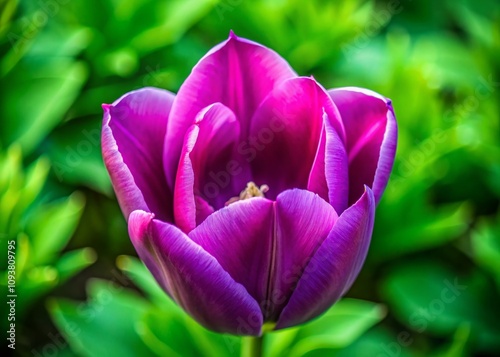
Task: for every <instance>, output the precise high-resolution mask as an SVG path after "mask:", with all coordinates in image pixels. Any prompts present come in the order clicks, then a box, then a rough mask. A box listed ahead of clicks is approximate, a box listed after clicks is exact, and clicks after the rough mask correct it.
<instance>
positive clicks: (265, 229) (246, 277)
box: [189, 197, 274, 304]
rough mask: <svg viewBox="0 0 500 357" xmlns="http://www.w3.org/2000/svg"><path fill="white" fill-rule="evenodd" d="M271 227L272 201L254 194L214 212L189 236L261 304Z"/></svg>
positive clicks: (272, 225)
mask: <svg viewBox="0 0 500 357" xmlns="http://www.w3.org/2000/svg"><path fill="white" fill-rule="evenodd" d="M273 228H274V202H272V201H270V200H268V199H265V198H258V197H256V198H251V199H247V200H242V201H238V202H235V203H232V204H230V205H229V206H227V207H225V208H222V209H220V210H218V211H216V212H214V213H213V214H211V215H210V216H209V217H208V218H207V219H206V220H205V221H204V222H203V223H202V224H200V225H199V226H198V227H196V228H195V229H194V230H192V231H191V232H190V233H189V237H190V238H191V239H192V240H193V241H194V242H196V243H197V244H199V245H200V246H202V247H203V248H204V249H205V250H206V251H207V252H208V253H209V254H211V255H212V256H213V257H215V259H217V261H218V262H219V264H220V265H221V266H222V267H223V268H224V269H225V270H226V271H227V272H228V273H229V274H230V275H231V276H232V277H233V279H234V280H235V281H237V282H238V283H240V284H242V285H243V286H245V288H246V289H247V291H248V292H249V293H250V295H251V296H252V297H253V298H254V299H255V300H256V301H257V302H258V303H259V304H261V303H262V302H264V301H265V300H266V295H267V289H268V280H269V271H270V267H271V257H272V253H273V245H274V242H273Z"/></svg>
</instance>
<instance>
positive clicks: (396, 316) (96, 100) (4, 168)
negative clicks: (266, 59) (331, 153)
mask: <svg viewBox="0 0 500 357" xmlns="http://www.w3.org/2000/svg"><path fill="white" fill-rule="evenodd" d="M230 29H233V30H234V31H235V32H236V34H237V35H239V36H242V37H246V38H249V39H252V40H254V41H257V42H260V43H262V44H264V45H266V46H268V47H270V48H272V49H274V50H276V51H277V52H278V53H279V54H281V55H282V56H283V57H284V58H286V59H287V60H288V61H289V63H290V64H291V65H292V67H293V68H294V69H295V70H296V71H297V72H298V73H299V74H300V75H306V76H309V75H314V77H315V78H316V79H317V80H318V81H319V82H320V83H322V84H323V86H325V87H326V88H332V87H341V86H359V87H366V88H370V89H372V90H375V91H377V92H379V93H381V94H383V95H385V96H387V97H389V98H391V99H392V100H393V105H394V108H395V111H396V116H397V120H398V124H399V144H398V152H397V158H396V163H395V167H394V171H393V174H392V177H391V181H390V182H389V186H388V188H387V191H386V193H385V195H384V197H383V199H382V202H381V203H380V206H379V207H378V209H377V217H376V227H375V232H374V235H373V240H372V245H371V248H370V252H369V256H368V259H367V262H366V264H365V266H364V268H363V271H362V272H361V275H360V277H359V278H358V280H357V281H356V283H355V285H354V286H353V288H352V289H351V290H350V291H349V293H348V294H347V298H346V299H345V300H343V301H341V302H339V303H338V304H336V305H335V306H334V307H333V308H332V309H331V310H330V311H329V312H328V313H327V314H326V315H324V316H323V317H321V318H319V319H317V320H315V321H314V322H312V323H310V324H306V325H304V326H303V327H301V328H294V329H289V330H286V331H284V332H280V333H274V334H272V335H270V336H269V337H268V338H267V340H266V350H265V353H266V355H267V356H450V357H452V356H473V355H474V356H495V355H500V304H499V301H500V219H499V218H500V213H499V200H500V145H499V142H500V128H499V126H500V120H499V119H500V114H499V113H500V107H499V99H500V5H499V2H498V1H496V0H483V1H479V0H458V1H453V0H443V1H431V0H422V1H417V0H413V1H411V0H401V1H397V0H393V1H389V2H385V1H361V0H339V1H320V0H314V1H298V0H295V1H294V0H288V1H285V0H283V1H279V0H276V1H248V0H221V1H216V0H182V1H181V0H179V1H174V0H169V1H166V0H163V1H149V0H136V1H119V0H38V1H15V0H2V1H0V39H1V40H0V52H1V59H0V86H1V91H2V94H1V97H0V123H1V126H0V239H1V242H0V244H1V249H0V251H1V252H2V255H1V256H0V263H1V266H0V268H1V269H0V273H1V274H2V275H3V278H2V285H3V286H5V285H6V282H7V280H6V279H7V272H6V266H7V241H8V240H11V239H15V240H16V268H17V270H16V278H17V280H16V291H17V294H18V299H17V306H16V308H17V312H16V337H17V339H16V353H17V354H18V355H21V356H33V355H34V356H74V355H77V356H155V355H159V356H224V355H228V356H237V355H238V354H239V349H240V343H241V339H240V338H235V337H230V336H220V335H217V334H213V333H210V332H207V331H206V330H204V329H203V328H201V327H199V326H198V325H197V324H196V323H194V322H193V321H192V320H191V319H190V318H189V317H188V316H186V315H185V314H184V313H183V312H182V311H180V310H179V309H178V308H177V307H176V306H175V305H173V303H171V302H170V301H169V299H168V298H167V297H166V296H165V295H164V294H163V293H162V292H161V291H160V290H159V288H158V287H157V286H156V284H155V283H154V281H153V280H152V279H151V276H150V275H149V273H148V272H147V270H145V269H144V267H143V266H142V263H140V261H138V260H137V259H136V258H134V256H135V252H134V250H133V248H132V245H131V243H130V241H129V239H128V235H127V229H126V224H125V220H124V219H123V216H122V214H121V212H120V210H119V208H118V205H117V202H116V198H115V197H114V194H113V192H112V188H111V185H110V181H109V178H108V175H107V173H106V170H105V168H104V165H103V162H102V158H101V152H100V143H99V135H100V126H101V120H102V110H101V104H102V103H111V102H113V101H114V100H115V99H117V98H118V97H119V96H121V95H122V94H124V93H126V92H128V91H131V90H133V89H137V88H140V87H144V86H156V87H161V88H166V89H168V90H171V91H173V92H176V91H177V90H178V89H179V86H180V85H181V84H182V82H183V81H184V79H185V78H186V76H187V75H188V74H189V72H190V70H191V68H192V67H193V65H195V64H196V62H197V61H198V60H199V59H200V58H201V57H202V56H203V55H204V54H205V53H206V52H207V51H208V50H209V49H210V48H211V47H213V46H214V45H215V44H217V43H219V42H221V41H223V40H224V39H226V38H227V36H228V33H229V30H230ZM248 70H249V71H251V68H249V69H248ZM3 291H6V290H5V289H4V290H3ZM2 312H3V313H2V318H1V321H0V325H1V328H2V331H6V328H7V327H6V324H7V318H6V316H7V315H6V314H7V310H6V305H5V303H2ZM2 341H3V342H2V344H3V345H2V347H4V345H6V344H7V342H6V341H5V339H4V338H2Z"/></svg>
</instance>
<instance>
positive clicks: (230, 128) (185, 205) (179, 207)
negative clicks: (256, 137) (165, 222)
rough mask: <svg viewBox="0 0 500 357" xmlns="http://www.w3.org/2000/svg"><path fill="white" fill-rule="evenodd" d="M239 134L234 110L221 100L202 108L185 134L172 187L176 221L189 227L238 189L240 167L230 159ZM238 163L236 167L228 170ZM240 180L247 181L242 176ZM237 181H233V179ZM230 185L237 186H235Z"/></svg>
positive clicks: (194, 225)
mask: <svg viewBox="0 0 500 357" xmlns="http://www.w3.org/2000/svg"><path fill="white" fill-rule="evenodd" d="M239 134H240V127H239V123H238V121H237V120H236V118H235V116H234V113H233V112H232V111H231V110H230V109H228V108H227V107H225V106H224V105H222V104H220V103H215V104H212V105H210V106H208V107H207V108H204V109H203V110H202V111H201V112H200V113H198V116H197V118H196V122H195V124H194V125H193V126H191V127H190V128H189V129H188V131H187V133H186V136H185V138H184V144H183V149H182V153H181V160H180V162H179V168H178V171H177V178H176V183H175V191H174V207H175V212H174V214H175V222H176V225H177V226H179V227H180V228H181V229H182V230H184V231H185V232H189V231H191V230H192V229H193V228H194V227H196V226H197V225H198V224H200V223H201V222H202V221H203V220H204V219H205V218H206V217H207V216H208V215H209V214H211V213H212V212H213V211H214V208H215V209H218V208H221V207H223V206H224V203H225V202H226V201H227V200H228V199H229V198H231V197H232V196H234V192H238V191H239V190H241V188H240V186H243V187H244V183H242V182H240V180H235V178H238V179H240V178H241V177H238V176H239V175H236V176H237V177H235V175H234V174H235V173H236V172H239V173H240V174H242V173H243V168H242V167H241V166H239V163H238V162H237V161H236V160H234V159H233V156H234V153H235V151H236V144H237V141H238V138H239ZM235 166H238V169H239V171H236V170H229V171H231V172H228V168H232V167H235ZM243 181H245V182H246V180H245V179H243ZM235 182H236V183H235ZM233 185H236V186H238V188H234V187H233Z"/></svg>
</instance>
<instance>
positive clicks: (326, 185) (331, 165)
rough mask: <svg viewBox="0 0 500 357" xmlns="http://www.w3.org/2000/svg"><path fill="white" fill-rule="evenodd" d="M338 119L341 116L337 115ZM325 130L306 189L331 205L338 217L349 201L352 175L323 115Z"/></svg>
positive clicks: (327, 120) (331, 126) (329, 123)
mask: <svg viewBox="0 0 500 357" xmlns="http://www.w3.org/2000/svg"><path fill="white" fill-rule="evenodd" d="M335 113H337V117H338V118H340V115H339V114H338V112H337V111H335ZM323 118H324V120H323V122H324V126H323V130H322V133H321V138H320V144H319V146H318V150H317V152H316V158H315V159H314V163H313V166H312V169H311V172H310V174H309V180H308V183H307V189H308V190H309V191H312V192H316V193H317V194H319V195H320V196H321V197H322V198H323V199H325V200H327V201H328V202H330V204H331V205H332V206H333V208H335V210H336V211H337V212H338V213H342V212H344V210H345V209H346V208H347V203H348V199H349V172H348V159H347V153H346V149H345V145H344V143H343V141H342V139H341V137H340V136H339V134H338V131H337V130H336V129H335V128H334V126H333V125H332V121H331V120H330V119H329V117H328V116H327V115H326V113H325V114H324V117H323Z"/></svg>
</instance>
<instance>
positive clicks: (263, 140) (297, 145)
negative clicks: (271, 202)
mask: <svg viewBox="0 0 500 357" xmlns="http://www.w3.org/2000/svg"><path fill="white" fill-rule="evenodd" d="M324 113H326V115H327V116H328V118H329V120H330V121H331V122H332V123H335V124H332V125H336V126H337V128H338V130H340V131H341V130H342V128H341V122H340V116H339V115H338V112H337V111H336V108H335V106H334V104H333V102H332V100H331V99H330V97H329V96H328V94H327V93H326V91H325V90H324V89H323V88H322V87H321V86H320V85H319V84H318V83H317V82H316V81H315V80H314V79H312V78H305V77H299V78H293V79H289V80H287V81H285V82H284V83H283V84H282V85H280V86H279V87H277V88H276V89H275V90H274V91H273V92H272V93H271V94H270V95H269V96H268V97H267V98H266V99H265V100H264V102H262V104H261V106H260V107H259V108H258V109H257V111H256V112H255V115H254V117H253V118H252V126H251V130H250V138H249V140H248V143H246V144H247V145H246V146H242V145H240V147H239V150H240V153H244V154H247V160H248V161H249V162H250V165H251V168H252V174H253V177H254V179H255V181H256V182H257V184H259V185H260V184H267V185H268V186H269V188H270V189H269V193H268V197H270V198H271V199H274V198H275V197H276V196H277V195H278V194H279V193H280V192H283V191H285V190H287V189H290V188H306V187H307V185H308V180H309V175H310V172H311V168H312V166H313V162H314V160H315V156H316V154H317V150H318V146H320V136H321V131H322V128H323V114H324ZM340 144H341V145H340V146H339V148H340V149H342V148H343V144H342V143H340Z"/></svg>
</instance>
